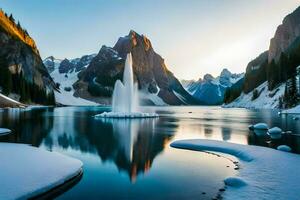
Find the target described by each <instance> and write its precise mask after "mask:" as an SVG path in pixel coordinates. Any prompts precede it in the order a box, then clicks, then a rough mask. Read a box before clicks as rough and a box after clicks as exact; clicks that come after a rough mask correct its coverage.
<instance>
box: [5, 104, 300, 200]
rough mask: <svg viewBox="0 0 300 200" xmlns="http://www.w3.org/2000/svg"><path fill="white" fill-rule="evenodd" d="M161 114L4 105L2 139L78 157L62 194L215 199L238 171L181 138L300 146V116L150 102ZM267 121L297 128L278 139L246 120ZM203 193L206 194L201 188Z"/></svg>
mask: <svg viewBox="0 0 300 200" xmlns="http://www.w3.org/2000/svg"><path fill="white" fill-rule="evenodd" d="M143 109H144V110H145V111H147V112H156V113H158V114H159V115H160V117H159V118H157V119H132V120H128V119H127V120H126V119H114V120H107V119H106V120H96V119H94V118H93V116H94V115H95V114H99V113H101V112H103V111H109V110H110V108H108V107H61V108H34V109H27V110H21V109H8V110H1V111H0V127H6V128H10V129H12V131H13V134H10V135H7V136H2V137H0V141H1V142H18V143H28V144H32V145H34V146H37V147H40V148H44V149H47V150H51V151H57V152H60V153H62V154H66V155H69V156H72V157H75V158H78V159H80V160H81V161H82V162H83V163H84V173H83V177H82V179H81V180H80V182H79V183H77V184H76V185H75V186H74V187H72V188H71V189H70V190H68V191H67V192H65V193H64V194H62V195H60V196H59V197H58V198H57V199H89V200H91V199H130V200H131V199H133V200H134V199H151V200H152V199H212V198H215V197H217V196H218V195H220V194H221V193H220V192H219V189H220V188H224V184H223V180H224V178H225V177H227V176H232V175H234V174H235V173H238V171H236V170H234V167H235V165H234V164H233V163H232V162H231V161H230V160H229V159H227V158H225V157H220V156H217V155H214V154H210V153H205V152H193V151H188V150H180V149H175V148H172V147H170V143H171V142H172V141H174V140H179V139H191V138H205V139H215V140H224V141H228V142H234V143H240V144H249V145H261V146H268V147H272V148H276V147H277V146H278V145H280V144H288V145H290V146H291V147H292V148H293V151H294V152H296V153H300V137H298V136H297V135H296V134H300V122H299V121H295V120H293V119H292V118H293V116H292V115H288V116H287V115H281V116H279V115H278V114H277V112H276V111H270V110H263V111H253V110H245V109H222V108H219V107H192V106H189V107H144V108H143ZM258 122H265V123H267V124H269V125H270V126H278V127H281V128H282V129H283V130H291V131H292V132H293V134H295V135H290V136H287V137H284V138H283V139H281V140H278V141H271V140H270V139H269V138H267V137H257V136H255V134H254V133H253V132H250V131H249V130H248V125H250V124H254V123H258ZM203 192H205V194H203Z"/></svg>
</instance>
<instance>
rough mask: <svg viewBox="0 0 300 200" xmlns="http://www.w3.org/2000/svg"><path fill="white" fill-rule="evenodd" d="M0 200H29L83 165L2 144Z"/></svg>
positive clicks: (47, 154)
mask: <svg viewBox="0 0 300 200" xmlns="http://www.w3.org/2000/svg"><path fill="white" fill-rule="evenodd" d="M0 155H1V156H0V163H1V164H0V177H1V178H0V185H1V187H0V199H28V198H31V197H34V196H36V195H39V194H41V193H44V192H46V191H48V190H50V189H52V188H54V187H55V186H58V185H60V184H62V183H64V182H65V181H67V180H69V179H71V178H72V177H74V176H76V175H78V174H79V173H80V171H81V170H82V169H81V168H82V163H81V161H79V160H77V159H74V158H69V157H67V156H64V155H61V154H59V153H55V152H49V151H45V150H41V149H38V148H36V147H32V146H29V145H25V144H13V143H0Z"/></svg>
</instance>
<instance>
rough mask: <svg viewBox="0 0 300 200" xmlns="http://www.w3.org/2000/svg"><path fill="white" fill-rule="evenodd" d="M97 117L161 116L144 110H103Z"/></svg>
mask: <svg viewBox="0 0 300 200" xmlns="http://www.w3.org/2000/svg"><path fill="white" fill-rule="evenodd" d="M94 117H95V118H96V119H97V118H155V117H159V116H158V114H156V113H142V112H131V113H126V112H103V113H101V114H98V115H95V116H94Z"/></svg>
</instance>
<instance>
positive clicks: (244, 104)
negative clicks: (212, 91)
mask: <svg viewBox="0 0 300 200" xmlns="http://www.w3.org/2000/svg"><path fill="white" fill-rule="evenodd" d="M284 88H285V84H281V85H280V86H279V87H277V88H275V89H273V90H272V91H269V90H268V82H267V81H266V82H264V83H262V84H261V85H259V86H258V87H257V88H256V90H257V91H258V92H259V93H261V94H260V95H259V97H258V98H256V99H254V100H252V96H253V92H249V93H248V94H245V93H242V94H241V95H240V96H239V97H238V98H237V99H236V100H234V101H233V102H231V103H229V104H227V105H223V107H224V108H250V109H252V108H254V109H262V108H264V109H270V108H278V104H279V97H281V96H282V95H283V94H284Z"/></svg>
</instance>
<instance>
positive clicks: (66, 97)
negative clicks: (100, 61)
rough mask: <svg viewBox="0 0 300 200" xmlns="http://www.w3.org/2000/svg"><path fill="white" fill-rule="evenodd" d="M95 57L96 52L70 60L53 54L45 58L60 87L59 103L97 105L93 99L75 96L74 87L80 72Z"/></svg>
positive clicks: (57, 93)
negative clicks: (55, 56) (58, 57)
mask: <svg viewBox="0 0 300 200" xmlns="http://www.w3.org/2000/svg"><path fill="white" fill-rule="evenodd" d="M94 57H95V54H92V55H85V56H82V57H81V58H75V59H70V60H68V59H57V58H54V57H53V56H49V57H47V58H46V59H44V61H43V62H44V65H45V66H46V68H47V69H48V71H49V73H50V76H51V77H52V79H53V81H54V82H55V83H56V85H57V87H58V89H59V91H55V100H56V102H57V103H58V104H62V105H78V106H79V105H96V103H94V102H92V101H88V100H85V99H82V98H79V97H75V96H74V92H75V90H74V88H73V84H74V83H75V82H76V81H78V73H80V72H81V71H82V70H83V69H85V68H86V67H87V66H88V65H89V63H90V62H91V60H92V59H93V58H94Z"/></svg>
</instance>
